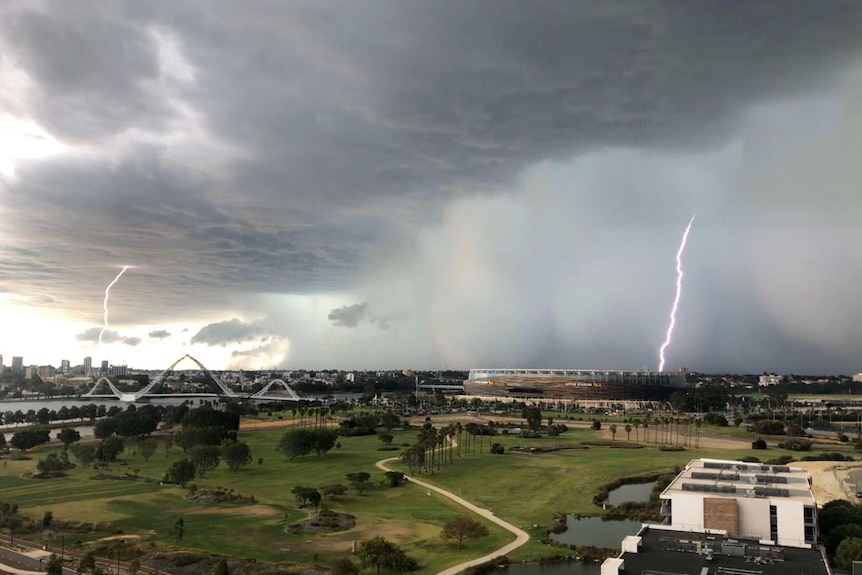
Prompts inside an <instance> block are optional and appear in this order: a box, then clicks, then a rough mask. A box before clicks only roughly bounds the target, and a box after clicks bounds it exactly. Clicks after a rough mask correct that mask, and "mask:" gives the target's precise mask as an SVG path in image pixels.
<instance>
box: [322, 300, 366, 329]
mask: <svg viewBox="0 0 862 575" xmlns="http://www.w3.org/2000/svg"><path fill="white" fill-rule="evenodd" d="M367 314H368V303H366V302H363V303H355V304H353V305H345V306H342V307H339V308H336V309H334V310H332V311H331V312H329V315H327V316H326V317H327V319H329V321H331V322H332V325H335V326H337V327H356V326H358V325H359V324H360V322H362V320H364V319H365V317H366V315H367Z"/></svg>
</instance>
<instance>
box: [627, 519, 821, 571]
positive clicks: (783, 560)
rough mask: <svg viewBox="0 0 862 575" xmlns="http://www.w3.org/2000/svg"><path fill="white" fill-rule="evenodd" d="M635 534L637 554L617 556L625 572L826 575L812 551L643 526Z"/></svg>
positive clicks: (815, 552) (816, 555)
mask: <svg viewBox="0 0 862 575" xmlns="http://www.w3.org/2000/svg"><path fill="white" fill-rule="evenodd" d="M639 535H640V537H641V545H640V547H639V549H638V552H637V553H623V554H622V555H621V557H622V559H623V561H624V563H625V565H624V567H625V571H624V572H625V573H636V574H640V573H650V572H653V573H665V574H668V575H670V574H673V575H700V574H701V573H702V572H703V569H704V568H706V569H708V571H707V573H708V574H709V575H721V574H722V573H727V574H745V575H788V574H790V573H806V574H808V575H828V571H827V569H826V565H825V564H824V563H823V558H822V557H821V555H820V552H819V551H817V550H816V549H799V548H796V547H780V546H774V545H768V546H767V545H760V544H759V543H758V542H757V541H747V540H743V539H728V538H726V537H723V536H721V535H708V534H703V533H689V532H684V531H670V530H664V529H656V528H650V527H644V529H642V530H641V533H640V534H639ZM698 545H700V549H701V553H700V554H699V553H698V552H697V549H698ZM707 547H708V548H710V549H712V550H713V553H712V559H708V558H707V555H705V554H704V552H703V550H705V549H706V548H707ZM722 550H724V552H722ZM728 553H733V554H735V555H737V556H734V555H728Z"/></svg>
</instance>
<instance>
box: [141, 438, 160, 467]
mask: <svg viewBox="0 0 862 575" xmlns="http://www.w3.org/2000/svg"><path fill="white" fill-rule="evenodd" d="M158 448H159V443H158V441H156V440H155V438H153V437H147V438H145V439H142V440H141V441H139V442H138V453H140V454H141V457H143V458H144V461H149V460H150V457H152V456H153V455H155V453H156V450H157V449H158Z"/></svg>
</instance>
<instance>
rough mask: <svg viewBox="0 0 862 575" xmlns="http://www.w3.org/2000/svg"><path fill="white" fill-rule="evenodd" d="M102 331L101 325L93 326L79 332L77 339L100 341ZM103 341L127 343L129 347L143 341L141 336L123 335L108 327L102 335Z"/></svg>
mask: <svg viewBox="0 0 862 575" xmlns="http://www.w3.org/2000/svg"><path fill="white" fill-rule="evenodd" d="M101 331H102V328H100V327H91V328H88V329H86V330H84V331H83V332H81V333H79V334H77V335H76V336H75V339H77V340H78V341H89V342H98V341H99V333H100V332H101ZM102 342H103V343H122V344H123V345H127V346H129V347H135V346H137V345H138V344H139V343H141V338H139V337H130V336H123V335H120V334H119V333H117V332H116V331H114V330H110V329H106V330H105V333H104V334H103V335H102Z"/></svg>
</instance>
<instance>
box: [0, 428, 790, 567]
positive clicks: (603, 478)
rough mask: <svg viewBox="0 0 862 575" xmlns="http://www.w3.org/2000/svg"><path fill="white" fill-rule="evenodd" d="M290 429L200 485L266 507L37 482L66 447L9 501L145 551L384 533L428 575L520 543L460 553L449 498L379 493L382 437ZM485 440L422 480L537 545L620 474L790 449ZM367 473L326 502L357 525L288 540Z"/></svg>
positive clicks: (260, 438) (327, 543) (236, 551)
mask: <svg viewBox="0 0 862 575" xmlns="http://www.w3.org/2000/svg"><path fill="white" fill-rule="evenodd" d="M282 433H283V431H282V430H278V429H275V430H259V431H241V432H240V439H241V440H243V441H246V442H247V443H248V444H249V445H250V447H251V450H252V457H253V460H254V461H253V462H252V464H250V465H249V466H247V467H244V468H242V469H240V470H239V471H238V472H236V473H233V472H231V471H230V470H229V469H227V467H226V466H224V465H223V464H222V465H221V466H220V467H219V468H217V469H215V470H213V471H210V472H209V473H207V474H206V476H205V477H203V478H196V479H195V480H194V483H195V484H196V485H197V487H198V488H199V489H207V488H214V487H217V486H218V487H224V488H227V489H234V490H235V491H236V492H238V493H241V494H243V495H246V496H249V495H253V496H254V497H255V500H256V502H255V504H253V505H245V506H215V505H202V504H198V503H195V502H192V501H188V500H186V499H184V497H183V496H184V495H185V494H186V490H185V489H181V488H179V487H178V486H170V485H160V484H159V483H158V482H143V481H121V480H111V479H93V476H94V475H95V472H94V471H92V470H79V469H75V470H73V471H72V472H71V473H70V475H69V476H68V477H65V478H61V479H49V480H36V479H29V478H26V475H27V473H28V472H30V471H32V470H33V469H34V468H35V464H36V460H37V459H39V458H41V457H43V456H44V454H45V453H48V452H50V451H51V450H55V449H58V448H56V447H51V448H47V449H44V450H43V451H42V452H41V453H36V454H34V459H33V460H31V461H8V463H7V464H6V465H4V466H3V467H0V501H2V502H10V503H18V504H19V506H20V507H21V510H22V512H24V513H26V514H28V515H30V516H32V517H35V518H41V516H42V515H43V514H44V512H45V511H46V510H51V511H52V512H53V513H54V516H55V518H56V519H59V520H72V521H87V522H93V523H102V522H108V523H110V524H111V525H112V529H113V530H122V532H123V534H124V535H126V536H127V537H131V536H139V537H140V538H141V540H142V542H144V543H148V542H153V543H154V544H156V545H171V546H173V545H181V546H182V547H188V548H193V549H199V550H204V551H210V552H213V553H219V554H223V555H230V556H237V557H254V558H258V559H261V560H270V561H291V562H300V563H311V562H313V561H314V560H315V556H318V557H319V558H320V559H321V560H323V559H329V558H331V557H333V555H334V554H339V553H343V554H347V553H349V550H350V548H351V546H352V544H353V542H354V541H361V540H363V539H367V538H369V537H373V536H375V535H382V536H384V537H386V538H388V539H390V540H392V541H394V542H396V543H398V544H399V545H402V546H403V547H404V549H405V550H406V551H407V552H408V553H409V554H410V555H412V556H414V557H416V558H417V559H418V560H419V562H420V563H421V565H422V569H421V571H420V573H435V572H437V571H439V570H441V569H443V568H445V567H447V566H450V565H454V564H456V563H458V562H460V561H463V560H466V559H469V558H472V557H476V556H479V555H483V554H485V553H488V552H490V551H492V550H493V549H496V548H498V547H500V546H502V545H503V544H504V543H506V542H508V541H511V540H512V536H511V535H510V534H509V533H508V532H506V531H504V530H503V529H501V528H499V527H497V526H495V525H493V524H491V523H486V526H487V527H488V529H489V531H490V535H489V536H488V537H485V538H483V539H480V540H477V541H471V542H468V543H467V544H466V545H465V548H464V549H461V550H458V549H457V544H456V543H454V542H444V541H443V540H441V539H440V537H439V532H440V527H441V526H442V524H443V523H445V522H446V521H447V520H448V519H450V518H452V517H453V516H455V515H457V514H463V513H465V511H464V510H463V508H461V507H459V506H457V505H455V504H454V503H452V502H450V501H449V500H448V499H447V498H445V497H443V496H441V495H437V494H434V493H432V494H430V495H429V494H427V493H426V491H425V490H424V489H421V488H419V487H418V486H416V485H412V484H410V483H408V484H406V485H404V486H402V487H398V488H394V489H393V488H389V487H388V486H383V485H378V484H380V483H382V482H383V480H384V476H383V474H382V472H381V471H379V470H377V469H376V468H374V462H376V461H378V460H380V459H384V458H387V457H391V456H393V455H397V452H384V451H378V447H380V445H381V444H380V442H379V440H378V439H377V437H375V436H367V437H346V438H341V439H340V441H341V443H342V448H341V449H334V450H332V451H331V452H330V453H329V454H328V455H327V456H325V457H321V458H317V457H315V456H313V455H312V456H310V457H306V458H303V459H297V460H294V461H292V462H288V461H287V460H286V459H285V458H284V457H283V456H282V455H281V454H280V453H279V452H278V451H277V450H276V446H277V444H278V441H279V439H280V437H281V435H282ZM394 435H395V439H394V441H393V445H399V444H401V443H406V442H414V441H415V437H416V432H415V431H410V432H395V433H394ZM595 439H597V437H596V434H595V432H593V431H591V430H589V429H573V430H571V431H569V432H567V433H565V434H564V435H562V436H560V437H557V438H550V437H546V438H542V439H521V438H517V437H514V436H511V437H510V436H506V435H501V436H496V437H494V438H493V441H496V442H500V443H502V444H503V445H504V446H506V447H507V448H509V447H512V446H514V445H530V446H541V445H559V444H571V443H578V442H585V441H594V440H595ZM484 441H485V444H484V451H485V453H483V454H482V455H478V454H476V455H471V456H469V457H467V456H462V457H460V458H459V457H457V456H456V457H454V459H455V461H454V464H452V465H444V466H443V468H442V469H441V470H440V471H439V472H436V473H434V474H433V475H428V474H423V475H422V477H423V479H426V480H429V481H432V482H434V483H435V484H437V485H440V486H441V487H444V488H446V489H449V490H450V491H453V492H454V493H456V494H458V495H461V496H463V497H465V498H466V499H468V500H469V501H471V502H473V503H476V504H477V505H480V506H482V507H487V508H490V509H492V510H493V511H494V513H495V514H496V515H497V516H499V517H502V518H503V519H506V520H507V521H510V522H511V523H514V524H516V525H518V526H519V527H521V528H523V529H525V530H527V531H528V532H530V533H531V534H532V535H533V536H534V539H535V538H536V537H537V536H538V535H540V534H541V532H542V531H543V529H545V528H547V527H548V526H549V525H550V522H551V520H552V519H553V516H554V514H556V513H579V514H582V515H595V514H599V513H600V512H601V509H600V508H599V507H597V506H595V505H593V503H592V497H593V495H594V494H595V493H596V492H597V491H598V489H599V487H600V486H601V485H602V484H605V483H608V482H610V481H612V480H614V479H617V478H619V477H624V476H632V475H642V474H647V473H657V472H664V471H668V472H669V471H671V470H673V468H674V467H675V466H684V465H685V464H686V463H687V462H688V461H689V460H691V459H692V458H695V457H718V458H725V459H738V458H741V457H744V456H746V455H756V456H759V457H761V458H763V457H767V458H773V457H777V456H779V455H782V454H784V453H788V452H785V451H783V450H776V449H770V450H768V451H767V452H763V451H760V452H757V451H751V450H745V449H744V450H723V451H719V450H705V449H687V450H686V451H684V452H663V451H660V450H659V449H658V447H657V446H654V445H649V446H647V447H645V448H643V449H615V448H611V447H607V446H590V447H588V448H587V449H581V450H567V451H556V452H552V453H545V454H519V453H514V452H508V451H507V453H505V454H504V455H490V454H489V453H488V438H485V440H484ZM463 447H464V444H463V442H462V448H463ZM462 451H463V449H462ZM795 455H799V454H795ZM182 457H183V453H182V451H181V450H180V449H179V448H178V447H174V448H173V449H172V450H171V451H170V453H167V454H166V452H165V450H164V449H163V448H160V449H159V450H158V451H157V452H156V454H155V455H154V456H153V457H152V458H151V459H150V461H148V462H147V461H144V460H143V458H142V457H140V456H134V455H132V454H131V453H130V452H129V451H127V452H126V453H124V454H123V457H122V459H121V460H120V461H119V462H117V463H114V464H112V467H111V473H112V474H114V475H120V474H122V473H125V472H129V471H134V472H136V473H137V474H138V475H139V476H140V477H145V478H153V479H157V480H158V479H161V478H162V476H163V475H164V472H165V470H166V469H167V467H168V466H169V465H170V464H171V463H172V462H174V461H177V460H179V459H181V458H182ZM258 458H263V463H262V464H258V463H257V460H258ZM356 471H367V472H369V473H371V475H372V481H373V482H374V483H375V487H374V488H373V489H371V490H369V491H368V492H366V493H365V494H363V495H358V494H356V493H355V491H353V490H352V489H351V490H350V491H349V492H348V494H346V495H345V496H342V497H339V498H338V499H336V500H335V501H333V502H329V501H326V502H325V504H326V506H327V507H328V508H330V509H332V510H333V511H337V512H344V513H350V514H352V515H355V516H356V517H357V526H356V527H355V528H353V529H350V530H348V531H342V532H337V533H328V534H320V535H308V534H300V535H291V534H287V533H285V531H284V528H285V526H286V525H288V524H291V523H295V522H296V521H298V520H300V519H303V518H305V517H306V515H307V514H306V511H305V510H302V509H298V508H297V506H296V501H295V499H294V497H293V495H292V494H291V493H290V491H291V489H292V488H293V487H294V486H296V485H303V486H308V487H320V486H323V485H327V484H332V483H343V484H345V485H347V484H348V481H347V480H346V478H345V474H346V473H351V472H356ZM178 517H183V520H184V523H185V535H184V538H183V540H182V541H181V542H176V541H174V540H173V539H172V538H171V537H170V535H169V530H170V528H171V526H172V525H173V524H174V522H175V521H176V519H177V518H178ZM534 525H536V527H533V526H534ZM75 537H78V536H75ZM68 540H69V537H68V536H67V541H68ZM559 551H560V550H559V549H555V548H551V547H548V546H545V545H542V544H540V543H538V542H536V541H535V540H534V541H531V542H530V543H529V544H528V545H527V546H525V547H524V548H522V549H521V550H518V551H516V552H514V553H513V554H512V557H513V558H515V559H528V558H534V557H538V556H540V555H547V554H549V553H557V552H559Z"/></svg>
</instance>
